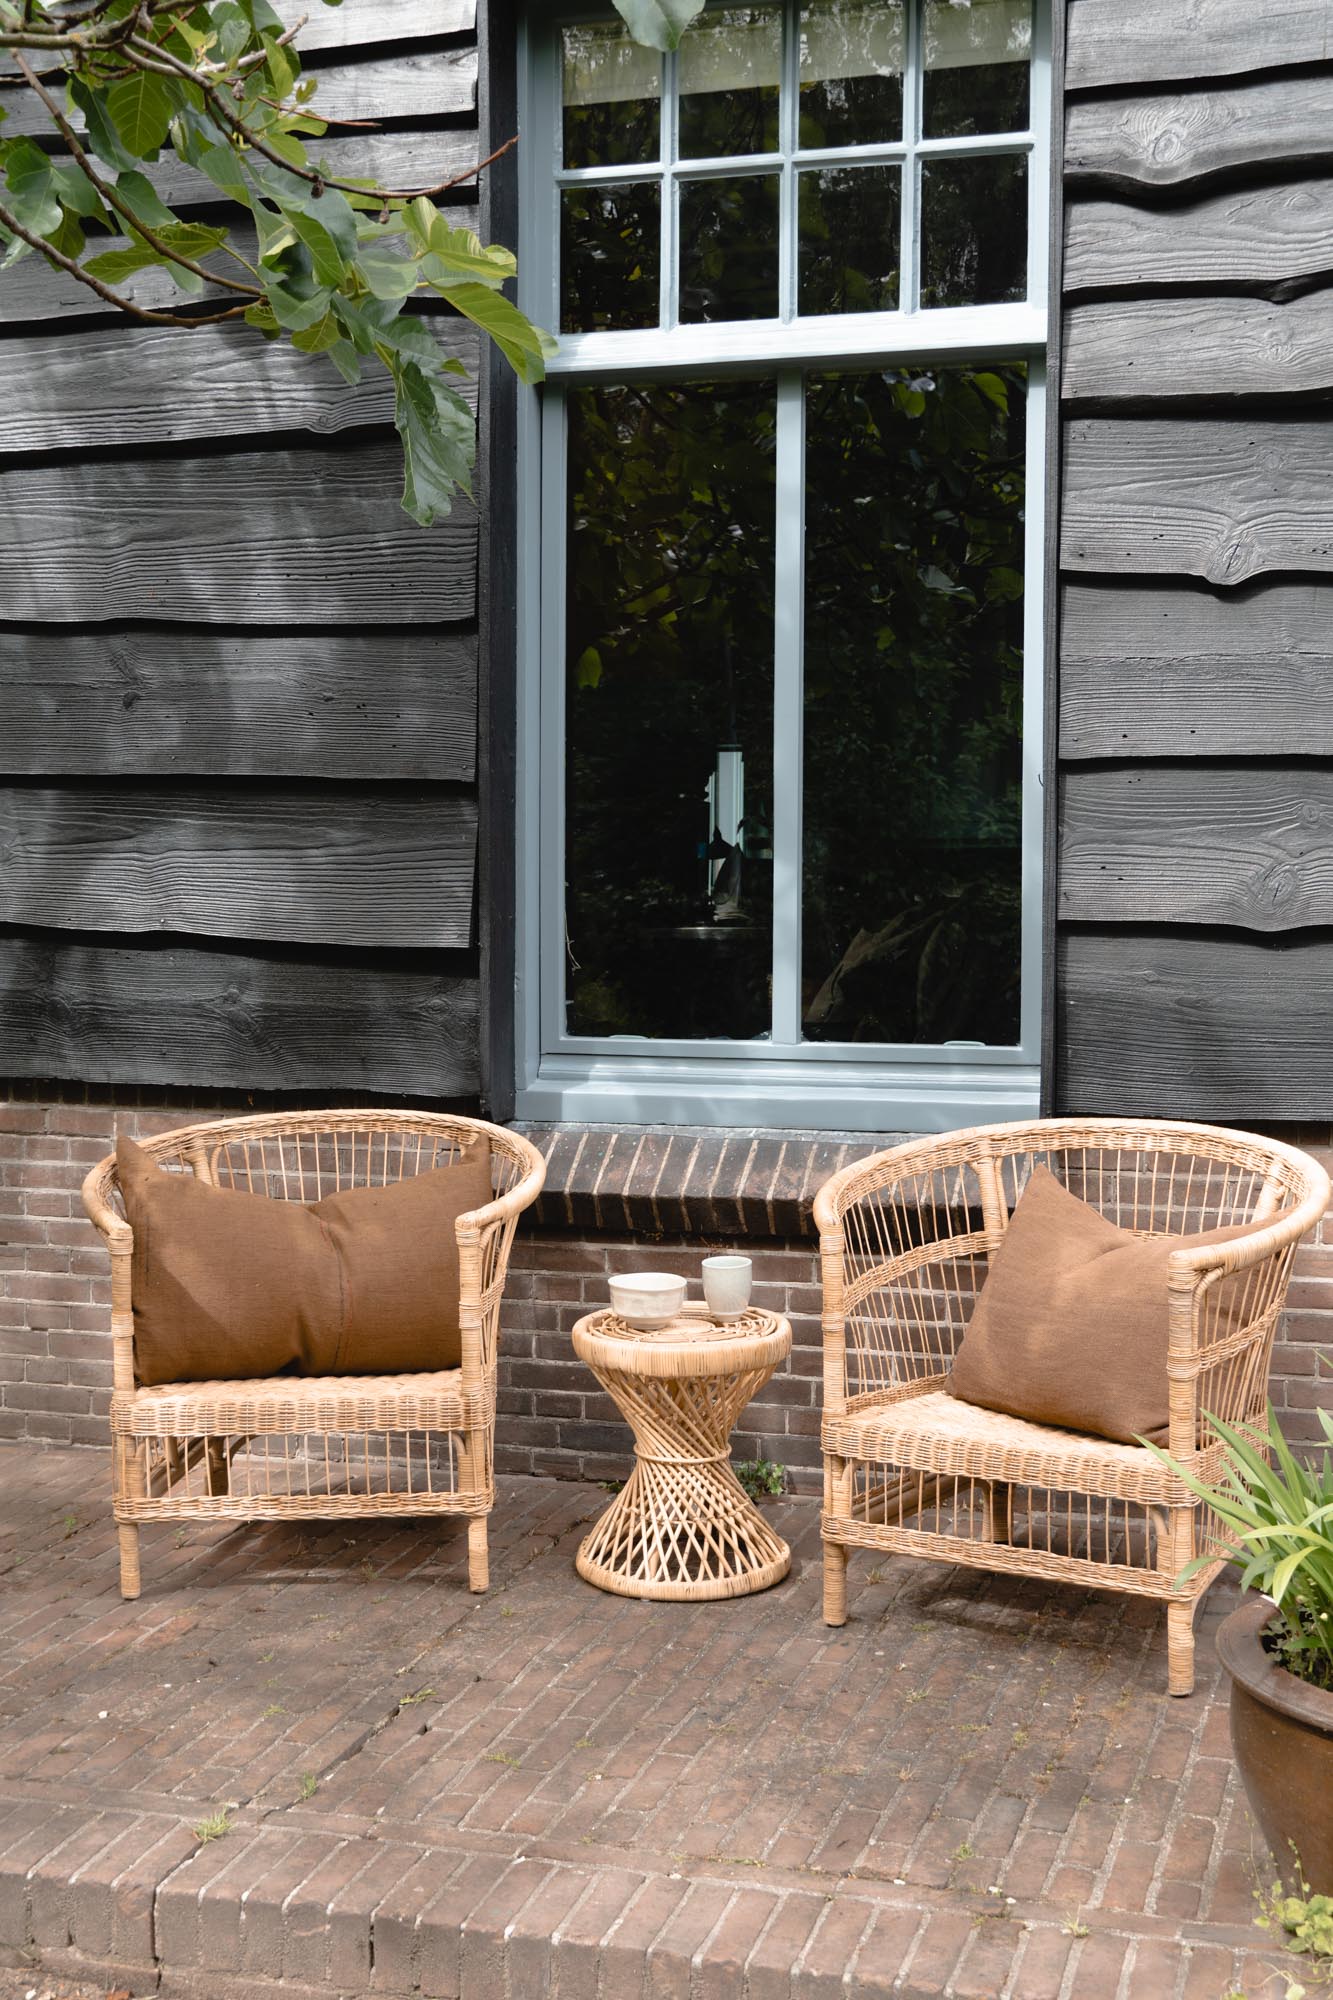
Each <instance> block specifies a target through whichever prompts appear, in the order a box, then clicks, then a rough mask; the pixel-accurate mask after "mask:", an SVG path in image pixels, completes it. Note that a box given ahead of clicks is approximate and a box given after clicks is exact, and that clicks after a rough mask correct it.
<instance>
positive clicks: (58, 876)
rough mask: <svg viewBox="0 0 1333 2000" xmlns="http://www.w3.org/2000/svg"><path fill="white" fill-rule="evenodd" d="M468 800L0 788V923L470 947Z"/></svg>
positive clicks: (471, 833)
mask: <svg viewBox="0 0 1333 2000" xmlns="http://www.w3.org/2000/svg"><path fill="white" fill-rule="evenodd" d="M476 826H477V809H476V802H475V800H473V799H470V798H459V797H450V796H448V795H438V794H437V795H432V794H431V793H430V792H421V791H418V792H415V793H410V794H397V793H394V794H382V793H374V792H361V793H357V792H350V791H344V790H333V791H325V792H314V793H308V794H293V793H291V792H277V791H269V790H264V789H241V788H229V787H226V786H221V785H214V786H211V787H209V788H207V789H197V790H185V789H182V790H179V791H177V790H170V791H165V790H154V789H153V788H151V787H143V788H141V789H135V788H132V787H124V788H114V789H113V788H97V787H94V786H87V787H79V788H74V787H70V788H60V787H37V786H10V787H7V788H4V789H0V855H2V856H3V862H4V865H3V868H2V869H0V922H4V923H11V924H30V925H40V926H43V927H50V928H53V929H60V930H79V931H122V932H134V931H173V932H181V933H184V934H185V935H187V936H199V937H230V938H273V939H278V940H288V941H290V942H294V943H305V944H340V945H359V946H370V947H375V946H379V947H384V948H392V947H397V948H401V949H428V948H444V949H452V948H465V947H466V946H468V945H469V944H470V943H471V941H472V885H473V875H474V868H475V859H476Z"/></svg>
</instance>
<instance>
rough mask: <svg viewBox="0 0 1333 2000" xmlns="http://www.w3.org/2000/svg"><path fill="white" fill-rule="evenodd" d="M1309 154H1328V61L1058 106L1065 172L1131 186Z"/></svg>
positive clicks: (1332, 153)
mask: <svg viewBox="0 0 1333 2000" xmlns="http://www.w3.org/2000/svg"><path fill="white" fill-rule="evenodd" d="M1075 11H1077V9H1076V10H1075ZM1316 162H1322V163H1323V164H1324V165H1325V166H1327V165H1328V164H1329V163H1330V162H1333V72H1330V71H1325V72H1323V73H1322V74H1316V75H1314V76H1293V77H1280V78H1276V79H1274V78H1269V79H1266V80H1264V81H1261V82H1259V83H1246V84H1232V85H1227V86H1222V85H1215V86H1214V87H1213V88H1212V89H1209V90H1191V91H1186V92H1182V93H1181V94H1180V95H1178V96H1174V95H1173V96H1167V97H1159V96H1148V95H1146V94H1144V95H1140V94H1137V93H1136V94H1134V95H1132V96H1129V97H1090V98H1075V99H1074V100H1073V101H1072V102H1071V103H1070V105H1069V106H1068V109H1067V111H1066V115H1065V174H1066V176H1071V175H1072V176H1075V177H1077V178H1080V179H1082V178H1085V177H1090V178H1093V179H1097V180H1104V181H1109V182H1111V183H1113V184H1114V185H1116V186H1122V187H1125V188H1128V189H1130V190H1131V191H1132V190H1133V189H1135V188H1176V187H1181V186H1184V185H1186V184H1187V183H1189V182H1191V181H1201V180H1207V179H1209V178H1211V177H1213V176H1216V175H1222V174H1236V173H1241V172H1244V171H1246V170H1247V169H1250V168H1253V167H1256V166H1262V167H1264V168H1266V169H1271V168H1273V167H1275V166H1288V167H1292V168H1295V167H1303V166H1309V165H1311V164H1313V163H1316Z"/></svg>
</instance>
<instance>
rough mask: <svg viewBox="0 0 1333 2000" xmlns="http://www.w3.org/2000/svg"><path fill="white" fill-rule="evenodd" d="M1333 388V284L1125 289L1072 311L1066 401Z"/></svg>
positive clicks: (1067, 324)
mask: <svg viewBox="0 0 1333 2000" xmlns="http://www.w3.org/2000/svg"><path fill="white" fill-rule="evenodd" d="M1329 389H1333V287H1329V288H1328V289H1326V290H1324V291H1319V292H1309V293H1307V294H1306V296H1305V297H1304V298H1299V299H1292V300H1291V301H1290V302H1289V303H1288V304H1286V305H1275V304H1273V303H1272V302H1271V301H1270V300H1268V299H1246V298H1214V299H1208V298H1191V299H1168V298H1156V299H1132V300H1125V299H1119V300H1117V301H1116V302H1115V303H1114V304H1111V305H1082V306H1073V307H1071V308H1070V309H1069V311H1068V312H1066V314H1065V315H1064V367H1063V369H1062V370H1061V392H1062V394H1063V397H1064V399H1065V401H1066V402H1080V401H1098V402H1117V401H1127V402H1138V403H1142V402H1148V401H1152V400H1153V399H1157V398H1168V397H1170V398H1191V399H1193V400H1195V401H1200V400H1204V399H1207V400H1209V401H1212V402H1218V401H1222V400H1224V399H1226V398H1228V397H1244V396H1312V395H1320V394H1323V393H1324V392H1326V391H1327V390H1329Z"/></svg>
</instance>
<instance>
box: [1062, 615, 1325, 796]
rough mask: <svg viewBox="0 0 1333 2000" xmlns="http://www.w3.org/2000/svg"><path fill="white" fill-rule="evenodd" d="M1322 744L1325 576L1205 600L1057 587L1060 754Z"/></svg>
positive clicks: (1223, 751) (1280, 752)
mask: <svg viewBox="0 0 1333 2000" xmlns="http://www.w3.org/2000/svg"><path fill="white" fill-rule="evenodd" d="M1331 745H1333V582H1326V583H1316V582H1308V583H1296V582H1292V583H1286V582H1284V583H1273V584H1266V585H1263V586H1262V587H1260V588H1259V589H1257V590H1252V591H1245V592H1243V593H1241V594H1240V595H1238V596H1226V597H1217V596H1215V595H1214V594H1213V593H1212V592H1211V591H1208V590H1204V589H1200V588H1198V587H1194V588H1191V587H1190V586H1188V585H1185V584H1179V585H1177V584H1168V585H1165V586H1151V585H1150V586H1147V587H1142V588H1123V587H1114V586H1108V585H1097V584H1086V583H1069V584H1066V586H1065V589H1064V592H1063V594H1062V598H1061V643H1060V755H1061V756H1062V757H1064V758H1066V759H1083V758H1091V757H1259V756H1262V757H1299V756H1303V755H1305V754H1306V753H1307V752H1308V751H1309V750H1310V748H1311V747H1312V746H1314V747H1316V748H1328V747H1329V746H1331Z"/></svg>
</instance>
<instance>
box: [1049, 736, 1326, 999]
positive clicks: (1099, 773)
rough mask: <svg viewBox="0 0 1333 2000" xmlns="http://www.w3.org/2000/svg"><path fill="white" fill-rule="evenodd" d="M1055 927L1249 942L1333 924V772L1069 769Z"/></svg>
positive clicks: (1281, 767)
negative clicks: (1265, 934)
mask: <svg viewBox="0 0 1333 2000" xmlns="http://www.w3.org/2000/svg"><path fill="white" fill-rule="evenodd" d="M1060 915H1061V918H1062V920H1063V921H1064V922H1067V923H1068V922H1074V923H1091V924H1140V925H1146V924H1226V925H1231V926H1235V927H1237V928H1240V929H1244V930H1253V931H1289V930H1297V929H1301V928H1303V927H1308V926H1310V925H1315V924H1333V768H1330V767H1327V766H1324V767H1321V766H1320V765H1318V764H1314V763H1312V764H1308V765H1303V764H1280V763H1269V764H1263V765H1255V766H1251V767H1244V766H1242V767H1239V768H1235V769H1227V768H1226V767H1218V766H1215V765H1198V766H1193V767H1191V766H1189V765H1173V764H1159V765H1133V766H1122V767H1119V768H1117V767H1114V766H1112V767H1110V768H1102V767H1100V766H1097V767H1093V766H1088V767H1082V768H1080V767H1079V766H1078V765H1072V766H1071V767H1070V768H1069V769H1068V770H1067V771H1066V773H1065V777H1064V783H1063V789H1062V797H1061V810H1060ZM1331 995H1333V990H1331Z"/></svg>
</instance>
